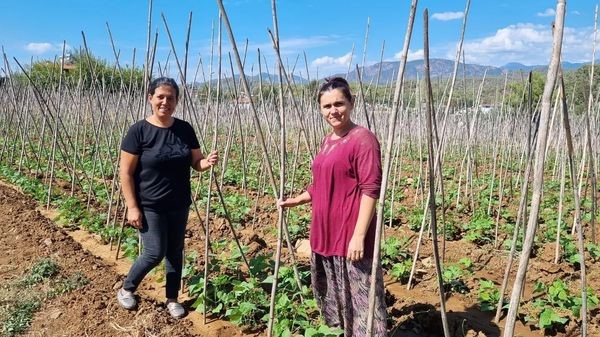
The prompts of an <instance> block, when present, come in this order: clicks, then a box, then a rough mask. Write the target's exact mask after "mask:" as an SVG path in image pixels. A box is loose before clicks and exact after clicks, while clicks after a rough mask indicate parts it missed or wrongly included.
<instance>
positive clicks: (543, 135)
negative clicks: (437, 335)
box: [504, 0, 566, 337]
mask: <svg viewBox="0 0 600 337" xmlns="http://www.w3.org/2000/svg"><path fill="white" fill-rule="evenodd" d="M565 6H566V0H558V1H557V6H556V19H555V26H554V27H555V30H554V39H553V44H552V57H551V59H550V66H549V67H548V75H547V78H546V84H545V85H544V93H543V95H542V111H541V114H540V130H539V134H538V138H537V143H536V153H535V162H534V169H533V196H532V200H531V211H530V213H529V221H528V224H527V231H526V233H525V238H524V241H523V250H522V253H521V258H520V261H519V268H518V270H517V275H516V278H515V282H514V284H513V288H512V295H511V299H510V304H509V307H508V314H507V316H506V324H505V327H504V337H510V336H513V335H514V329H515V321H516V318H517V309H518V306H519V301H520V299H521V293H522V292H523V286H524V281H525V277H526V274H527V266H528V264H529V254H530V252H531V249H532V248H533V240H534V238H535V231H536V229H537V224H538V222H537V220H538V213H539V207H540V201H541V195H542V187H543V181H544V156H545V153H544V149H545V148H546V142H547V137H548V122H549V120H548V119H549V115H550V108H551V105H550V104H551V102H550V101H551V98H552V92H553V91H554V85H555V83H556V76H557V73H558V67H559V65H560V52H561V48H562V38H563V29H564V18H565Z"/></svg>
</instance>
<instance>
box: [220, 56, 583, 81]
mask: <svg viewBox="0 0 600 337" xmlns="http://www.w3.org/2000/svg"><path fill="white" fill-rule="evenodd" d="M399 64H400V61H392V62H381V63H376V64H373V65H370V66H366V67H364V68H361V69H360V73H361V75H362V81H363V82H364V83H375V82H376V81H378V83H379V84H385V83H389V82H390V81H395V80H396V76H397V72H398V66H399ZM586 64H587V63H571V62H563V63H562V66H563V69H564V70H565V71H569V70H576V69H579V68H580V67H582V66H584V65H586ZM547 68H548V66H547V65H531V66H528V65H524V64H522V63H517V62H511V63H507V64H505V65H503V66H501V67H495V66H484V65H479V64H471V63H466V64H460V65H459V68H458V76H459V77H463V76H466V77H469V78H473V77H475V78H481V77H483V76H484V74H485V75H486V76H501V75H504V74H505V73H507V72H508V73H509V74H510V73H519V72H524V73H526V72H529V71H541V72H545V71H546V70H547ZM429 70H430V75H431V77H432V78H449V77H450V76H452V73H453V71H454V61H452V60H446V59H437V58H434V59H430V60H429ZM334 76H340V77H345V78H346V79H347V80H348V81H349V82H356V80H357V78H358V76H357V72H356V69H354V70H352V71H351V72H349V73H348V74H347V76H346V74H345V73H343V74H342V73H340V74H334V75H330V76H328V77H334ZM404 77H405V78H407V79H414V78H417V77H420V78H422V77H423V60H414V61H409V62H407V63H406V69H405V71H404ZM235 79H236V80H238V79H239V76H238V75H236V76H235ZM247 79H248V81H249V82H252V83H257V82H258V81H259V75H253V76H247ZM262 81H263V83H264V84H269V83H278V82H279V77H278V76H277V75H273V74H267V73H263V74H262ZM293 82H294V83H296V84H305V83H307V82H308V80H306V79H305V78H303V77H301V76H297V75H294V76H293ZM211 83H212V85H216V83H217V82H216V80H213V81H212V82H211ZM284 84H285V83H284Z"/></svg>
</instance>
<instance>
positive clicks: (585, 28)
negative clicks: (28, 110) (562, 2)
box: [0, 0, 600, 81]
mask: <svg viewBox="0 0 600 337" xmlns="http://www.w3.org/2000/svg"><path fill="white" fill-rule="evenodd" d="M410 2H411V1H410V0H404V1H401V0H370V1H363V0H328V1H326V0H279V1H277V2H276V4H277V17H278V28H279V38H280V49H281V54H282V59H283V62H284V64H285V65H286V67H287V69H293V70H294V73H295V74H297V75H300V76H302V77H304V78H307V77H310V78H316V77H319V78H321V77H324V76H327V75H331V74H335V73H345V72H346V71H347V69H348V68H349V67H351V68H352V69H353V68H354V67H355V66H356V65H357V64H358V65H359V66H362V65H363V64H365V65H372V64H375V63H378V62H380V61H381V60H383V61H397V60H399V58H400V54H401V51H402V47H403V43H404V36H405V33H406V29H407V22H408V14H409V9H410ZM152 4H153V5H152V15H151V16H150V19H151V23H150V27H151V31H152V33H151V36H152V38H151V40H152V41H154V36H155V34H158V39H157V46H156V57H155V60H156V63H155V68H156V67H157V66H158V65H160V66H161V67H162V68H166V69H167V74H168V75H169V76H173V77H176V76H177V74H178V71H177V67H176V62H175V57H174V54H176V55H177V58H178V59H179V62H180V64H182V63H183V62H184V54H185V49H186V44H185V41H186V36H187V32H188V27H190V26H189V22H190V13H191V16H192V19H191V27H190V30H189V31H190V38H189V46H188V63H187V64H188V66H187V68H188V79H190V78H192V77H195V78H196V80H198V81H202V80H203V79H208V78H209V77H211V72H210V69H211V67H210V65H211V63H212V64H213V66H212V74H214V73H215V72H216V68H217V66H216V64H217V58H216V57H212V58H211V55H216V54H217V46H216V45H217V40H218V38H217V37H218V26H219V24H218V22H219V7H218V3H217V1H216V0H214V1H211V0H154V1H153V2H152ZM597 5H598V1H595V0H567V7H566V9H567V15H566V20H565V33H564V44H563V54H562V55H563V60H564V61H568V62H577V63H579V62H590V61H591V60H592V53H593V43H592V41H593V39H594V20H595V19H594V17H595V15H594V13H595V8H596V6H597ZM224 7H225V10H226V12H227V14H228V17H229V20H230V22H231V26H232V30H233V34H234V37H235V40H236V44H237V46H238V50H239V51H240V53H242V54H243V53H244V50H247V54H246V62H245V72H246V73H253V74H257V73H258V61H257V60H258V55H259V51H260V55H261V56H260V58H261V60H263V61H266V63H263V64H262V65H261V66H262V71H263V72H265V71H268V72H270V73H274V70H275V69H274V66H275V65H276V58H275V54H274V51H273V46H272V43H271V38H270V36H269V33H268V31H269V29H270V30H271V31H273V15H272V8H271V1H270V0H224ZM426 8H427V9H428V11H429V44H430V57H431V58H446V59H451V60H454V58H455V55H456V48H457V45H458V41H459V40H460V34H461V27H462V23H463V19H464V16H465V9H466V0H464V1H458V0H421V1H419V3H418V7H417V14H416V17H415V24H414V29H413V38H412V40H411V46H410V52H409V60H413V59H420V58H422V55H423V12H424V10H425V9H426ZM555 8H556V1H554V0H472V1H471V5H470V8H469V11H468V15H467V26H466V32H465V42H464V51H465V58H466V61H467V62H468V63H475V64H480V65H492V66H502V65H504V64H507V63H509V62H519V63H523V64H525V65H538V64H547V63H548V62H549V59H550V54H551V48H552V37H551V25H552V22H553V21H554V19H555ZM163 16H164V19H165V20H164V21H166V25H165V22H164V21H163ZM148 19H149V1H148V0H144V1H142V0H128V1H122V0H102V1H100V0H85V1H83V0H54V1H47V0H0V46H1V47H2V49H3V51H4V53H5V54H6V56H7V59H8V60H9V62H10V64H9V66H10V69H11V71H14V70H15V69H18V68H17V66H16V63H15V61H14V59H16V60H18V61H19V63H21V64H22V65H23V66H26V65H27V64H30V63H31V62H32V61H39V60H46V59H47V60H54V59H56V58H57V57H59V56H61V55H62V48H63V44H65V46H66V48H67V49H71V50H78V49H80V48H83V47H84V36H85V45H87V47H88V50H89V51H90V52H91V53H92V54H94V55H95V56H97V57H99V58H101V59H104V60H106V61H107V62H109V63H111V64H114V63H115V61H117V60H118V62H119V64H120V65H128V66H130V65H132V64H134V65H136V66H140V65H141V64H142V61H143V59H144V58H145V53H146V49H147V39H148V21H149V20H148ZM167 27H168V31H169V32H170V34H171V37H172V39H173V45H174V48H172V47H171V43H170V41H169V38H168V35H167ZM109 29H110V33H111V35H112V43H111V38H110V36H111V35H109ZM367 32H368V34H367ZM597 35H600V34H597ZM596 41H597V42H600V36H597V37H596ZM113 43H114V48H115V50H114V51H113V47H112V45H113ZM211 46H212V48H211ZM173 49H174V52H173ZM115 51H116V52H115ZM134 51H135V53H134ZM211 51H212V52H211ZM228 53H232V43H231V41H230V39H229V35H228V34H227V30H226V29H225V28H224V27H223V32H222V55H223V56H224V58H223V59H222V60H223V65H222V67H223V72H224V73H225V74H226V75H227V74H231V67H230V63H229V56H228ZM115 54H117V55H118V59H117V56H115ZM134 55H135V58H134ZM242 56H243V55H242ZM231 57H232V60H233V66H234V69H235V71H234V72H235V73H237V72H238V71H237V67H236V63H235V58H234V56H233V54H231ZM598 58H599V57H598V56H597V54H596V59H598ZM200 65H201V66H200ZM0 68H1V69H0V76H4V75H6V72H7V69H6V68H7V67H6V65H5V64H4V62H1V66H0ZM307 69H308V70H307ZM212 76H214V75H212Z"/></svg>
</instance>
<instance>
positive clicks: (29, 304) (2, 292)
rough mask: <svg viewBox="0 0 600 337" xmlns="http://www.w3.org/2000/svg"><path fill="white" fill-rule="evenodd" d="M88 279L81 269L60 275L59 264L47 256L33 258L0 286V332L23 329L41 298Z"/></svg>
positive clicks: (8, 333)
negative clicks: (32, 261) (23, 271)
mask: <svg viewBox="0 0 600 337" xmlns="http://www.w3.org/2000/svg"><path fill="white" fill-rule="evenodd" d="M88 283H89V280H88V279H87V278H86V277H85V275H83V274H82V273H81V272H75V273H74V274H72V275H71V276H68V277H65V276H62V275H61V274H60V266H59V265H58V264H57V263H56V262H54V261H53V260H51V259H48V258H45V259H41V260H39V261H37V262H36V263H35V264H34V265H33V266H32V267H31V268H30V269H29V270H28V271H27V272H26V274H25V275H23V276H21V277H20V278H18V279H16V280H14V281H13V282H7V283H6V284H3V285H1V286H0V327H1V330H0V336H1V337H12V336H15V335H18V334H21V333H23V332H25V331H26V330H27V329H28V328H29V326H30V325H31V322H32V320H33V317H34V315H35V313H36V312H37V311H38V310H40V308H41V307H42V305H43V304H44V302H45V301H48V300H50V299H52V298H54V297H57V296H60V295H62V294H65V293H68V292H70V291H73V290H75V289H78V288H81V287H83V286H85V285H86V284H88Z"/></svg>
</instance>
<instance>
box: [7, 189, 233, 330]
mask: <svg viewBox="0 0 600 337" xmlns="http://www.w3.org/2000/svg"><path fill="white" fill-rule="evenodd" d="M36 208H37V204H36V203H35V201H32V200H31V199H30V198H28V197H26V196H24V195H23V194H21V193H20V192H18V191H16V190H15V189H13V188H11V187H9V186H6V185H0V224H1V225H0V246H1V247H2V254H0V283H1V284H3V285H7V284H11V283H14V282H16V281H17V280H19V279H21V278H22V277H23V276H24V275H25V274H26V273H27V271H28V270H29V268H31V266H32V265H33V264H34V263H35V262H37V261H39V260H41V259H43V258H50V259H52V260H53V261H55V262H56V263H58V265H59V266H60V270H61V272H60V273H61V274H64V275H65V276H66V275H71V274H73V273H75V272H81V273H82V274H83V275H85V277H86V278H87V279H88V280H89V281H90V282H89V283H88V284H87V285H85V286H83V287H82V288H80V289H77V290H75V291H72V292H68V293H65V294H63V295H60V296H57V297H55V298H53V299H51V300H48V301H46V302H44V304H43V306H42V308H41V310H40V311H39V312H37V313H36V314H35V317H34V320H33V322H32V324H31V327H30V329H29V330H28V331H27V332H26V333H25V335H26V336H105V337H108V336H135V337H142V336H148V337H149V336H175V337H184V336H216V337H229V336H232V337H235V336H241V333H239V332H238V329H237V328H236V327H234V326H232V325H231V324H228V323H227V322H222V321H213V322H211V323H209V324H207V325H204V324H203V320H202V317H200V315H198V314H197V313H195V312H193V313H191V314H190V315H188V317H186V318H185V319H182V320H174V319H172V318H171V317H170V316H169V315H168V313H167V312H166V311H165V307H164V304H163V302H162V301H163V300H162V299H161V296H160V294H163V293H164V289H163V288H161V287H160V286H158V284H157V283H155V282H151V281H145V282H144V283H143V287H142V289H140V291H139V299H140V301H139V306H138V310H137V311H127V310H123V309H121V308H120V307H119V305H118V304H117V302H116V300H115V296H114V295H115V292H116V289H117V288H118V287H119V286H120V284H121V282H122V279H123V275H124V273H125V272H126V271H127V269H128V266H129V265H130V262H129V261H126V260H119V261H114V254H115V252H114V251H112V252H111V251H110V250H109V249H108V246H105V245H99V244H98V242H96V240H94V238H93V237H92V236H90V235H89V234H84V233H83V232H81V231H76V232H72V233H71V232H67V231H65V230H64V229H61V228H59V227H58V226H57V225H56V224H55V223H54V222H52V221H51V220H49V219H48V218H46V217H45V216H44V215H43V214H42V212H40V211H39V210H38V209H36ZM70 234H71V235H70ZM72 236H73V237H75V238H77V239H79V240H81V241H82V243H83V244H80V243H78V242H77V241H75V240H74V239H73V237H72ZM111 257H112V258H111ZM7 302H8V300H7V299H6V298H0V304H2V303H7Z"/></svg>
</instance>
